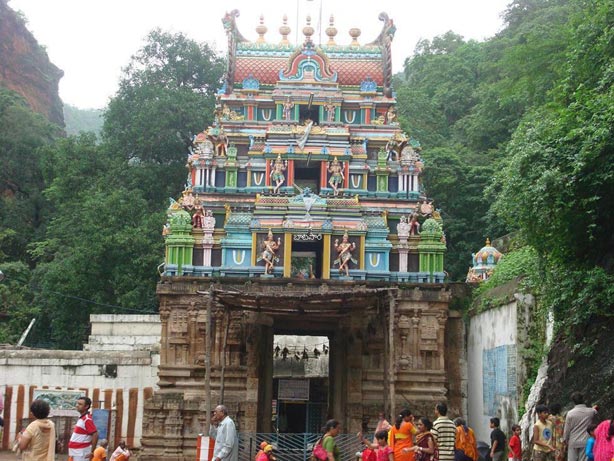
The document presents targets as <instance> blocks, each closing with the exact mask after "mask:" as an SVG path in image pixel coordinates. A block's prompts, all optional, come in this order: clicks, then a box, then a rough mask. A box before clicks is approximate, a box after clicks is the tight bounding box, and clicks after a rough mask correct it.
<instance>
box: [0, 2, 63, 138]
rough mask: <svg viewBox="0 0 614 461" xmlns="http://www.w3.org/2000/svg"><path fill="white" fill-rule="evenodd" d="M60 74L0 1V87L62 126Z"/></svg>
mask: <svg viewBox="0 0 614 461" xmlns="http://www.w3.org/2000/svg"><path fill="white" fill-rule="evenodd" d="M63 75H64V72H63V71H62V70H60V69H58V68H57V67H56V66H55V65H53V64H52V63H51V62H50V61H49V57H48V56H47V53H46V52H45V50H44V49H43V48H42V47H41V46H40V45H39V44H38V43H37V41H36V39H35V38H34V36H33V35H32V34H31V33H30V31H28V29H27V28H26V26H25V24H24V22H23V20H22V19H21V18H20V17H19V15H18V14H17V13H16V12H15V11H13V10H12V9H11V8H10V7H9V6H8V4H7V0H0V86H2V87H5V88H8V89H10V90H13V91H15V92H16V93H18V94H20V95H22V96H23V97H24V98H25V99H26V100H27V101H28V103H29V104H30V106H31V107H32V109H33V110H34V111H36V112H38V113H40V114H42V115H44V116H45V117H47V119H49V120H50V121H51V122H53V123H56V124H58V125H60V126H62V127H64V115H63V112H62V100H61V99H60V96H59V94H58V83H59V81H60V78H62V76H63Z"/></svg>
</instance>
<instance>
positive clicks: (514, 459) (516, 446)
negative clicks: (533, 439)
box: [508, 424, 522, 461]
mask: <svg viewBox="0 0 614 461" xmlns="http://www.w3.org/2000/svg"><path fill="white" fill-rule="evenodd" d="M521 432H522V430H521V429H520V426H519V425H518V424H514V425H513V426H512V436H511V437H510V443H509V445H508V446H509V447H510V454H509V459H510V460H511V461H522V443H521V442H520V433H521Z"/></svg>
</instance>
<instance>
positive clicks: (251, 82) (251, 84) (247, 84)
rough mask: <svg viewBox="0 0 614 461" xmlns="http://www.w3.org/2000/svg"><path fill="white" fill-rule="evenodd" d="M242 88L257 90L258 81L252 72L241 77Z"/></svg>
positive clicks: (258, 87)
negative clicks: (245, 76)
mask: <svg viewBox="0 0 614 461" xmlns="http://www.w3.org/2000/svg"><path fill="white" fill-rule="evenodd" d="M243 89H244V90H259V89H260V82H259V81H258V79H257V78H255V77H254V76H253V75H252V74H249V76H248V77H247V78H244V79H243Z"/></svg>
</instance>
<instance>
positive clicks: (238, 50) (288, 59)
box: [223, 10, 396, 89]
mask: <svg viewBox="0 0 614 461" xmlns="http://www.w3.org/2000/svg"><path fill="white" fill-rule="evenodd" d="M238 16H239V12H238V11H237V10H233V11H232V12H230V13H227V15H226V16H225V17H224V19H223V23H224V27H225V29H226V33H227V36H228V44H229V46H228V50H229V51H228V62H229V68H228V74H227V85H228V86H229V89H230V88H232V87H234V86H235V85H236V86H240V85H241V84H242V82H243V81H244V80H245V79H248V78H255V79H256V80H258V82H259V84H260V85H275V84H276V83H277V82H278V81H280V80H282V79H281V78H280V74H281V73H283V72H285V71H287V70H288V69H289V68H290V67H291V66H292V64H293V62H292V61H293V60H294V59H296V58H297V55H299V54H301V50H302V51H303V53H302V54H304V55H307V54H309V53H311V54H312V55H313V54H316V55H319V56H320V57H322V58H323V59H324V60H325V61H326V65H327V67H328V69H330V71H331V72H332V73H334V74H336V79H335V81H336V83H337V84H339V85H340V86H360V84H361V83H362V82H363V81H364V80H365V79H366V78H368V79H370V80H372V81H373V82H374V83H375V84H376V85H377V86H378V87H389V86H390V82H391V78H392V70H391V58H390V48H391V42H392V39H393V37H394V32H395V31H396V27H395V26H394V24H393V21H392V20H391V19H390V18H389V17H388V15H387V14H386V13H381V14H380V15H379V19H380V21H383V22H384V25H383V28H382V31H381V32H380V34H379V36H378V37H377V38H376V39H375V40H374V41H373V42H371V43H368V44H366V45H360V44H358V43H357V42H353V44H351V45H336V44H333V45H315V44H314V43H313V42H311V38H310V36H307V35H306V40H305V43H304V44H301V45H296V46H295V45H291V44H289V43H287V42H286V43H279V44H275V43H266V42H263V41H262V40H259V41H256V42H250V41H248V40H247V39H246V38H245V37H244V36H243V35H242V34H241V33H240V32H239V30H238V28H237V25H236V21H235V19H236V17H238Z"/></svg>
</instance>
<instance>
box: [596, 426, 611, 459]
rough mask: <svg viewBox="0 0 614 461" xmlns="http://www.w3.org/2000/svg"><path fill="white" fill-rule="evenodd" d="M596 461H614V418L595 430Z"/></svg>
mask: <svg viewBox="0 0 614 461" xmlns="http://www.w3.org/2000/svg"><path fill="white" fill-rule="evenodd" d="M593 453H594V455H595V461H612V460H613V459H614V416H612V418H611V419H608V420H606V421H603V422H601V423H600V424H599V426H597V429H595V448H594V449H593Z"/></svg>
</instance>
